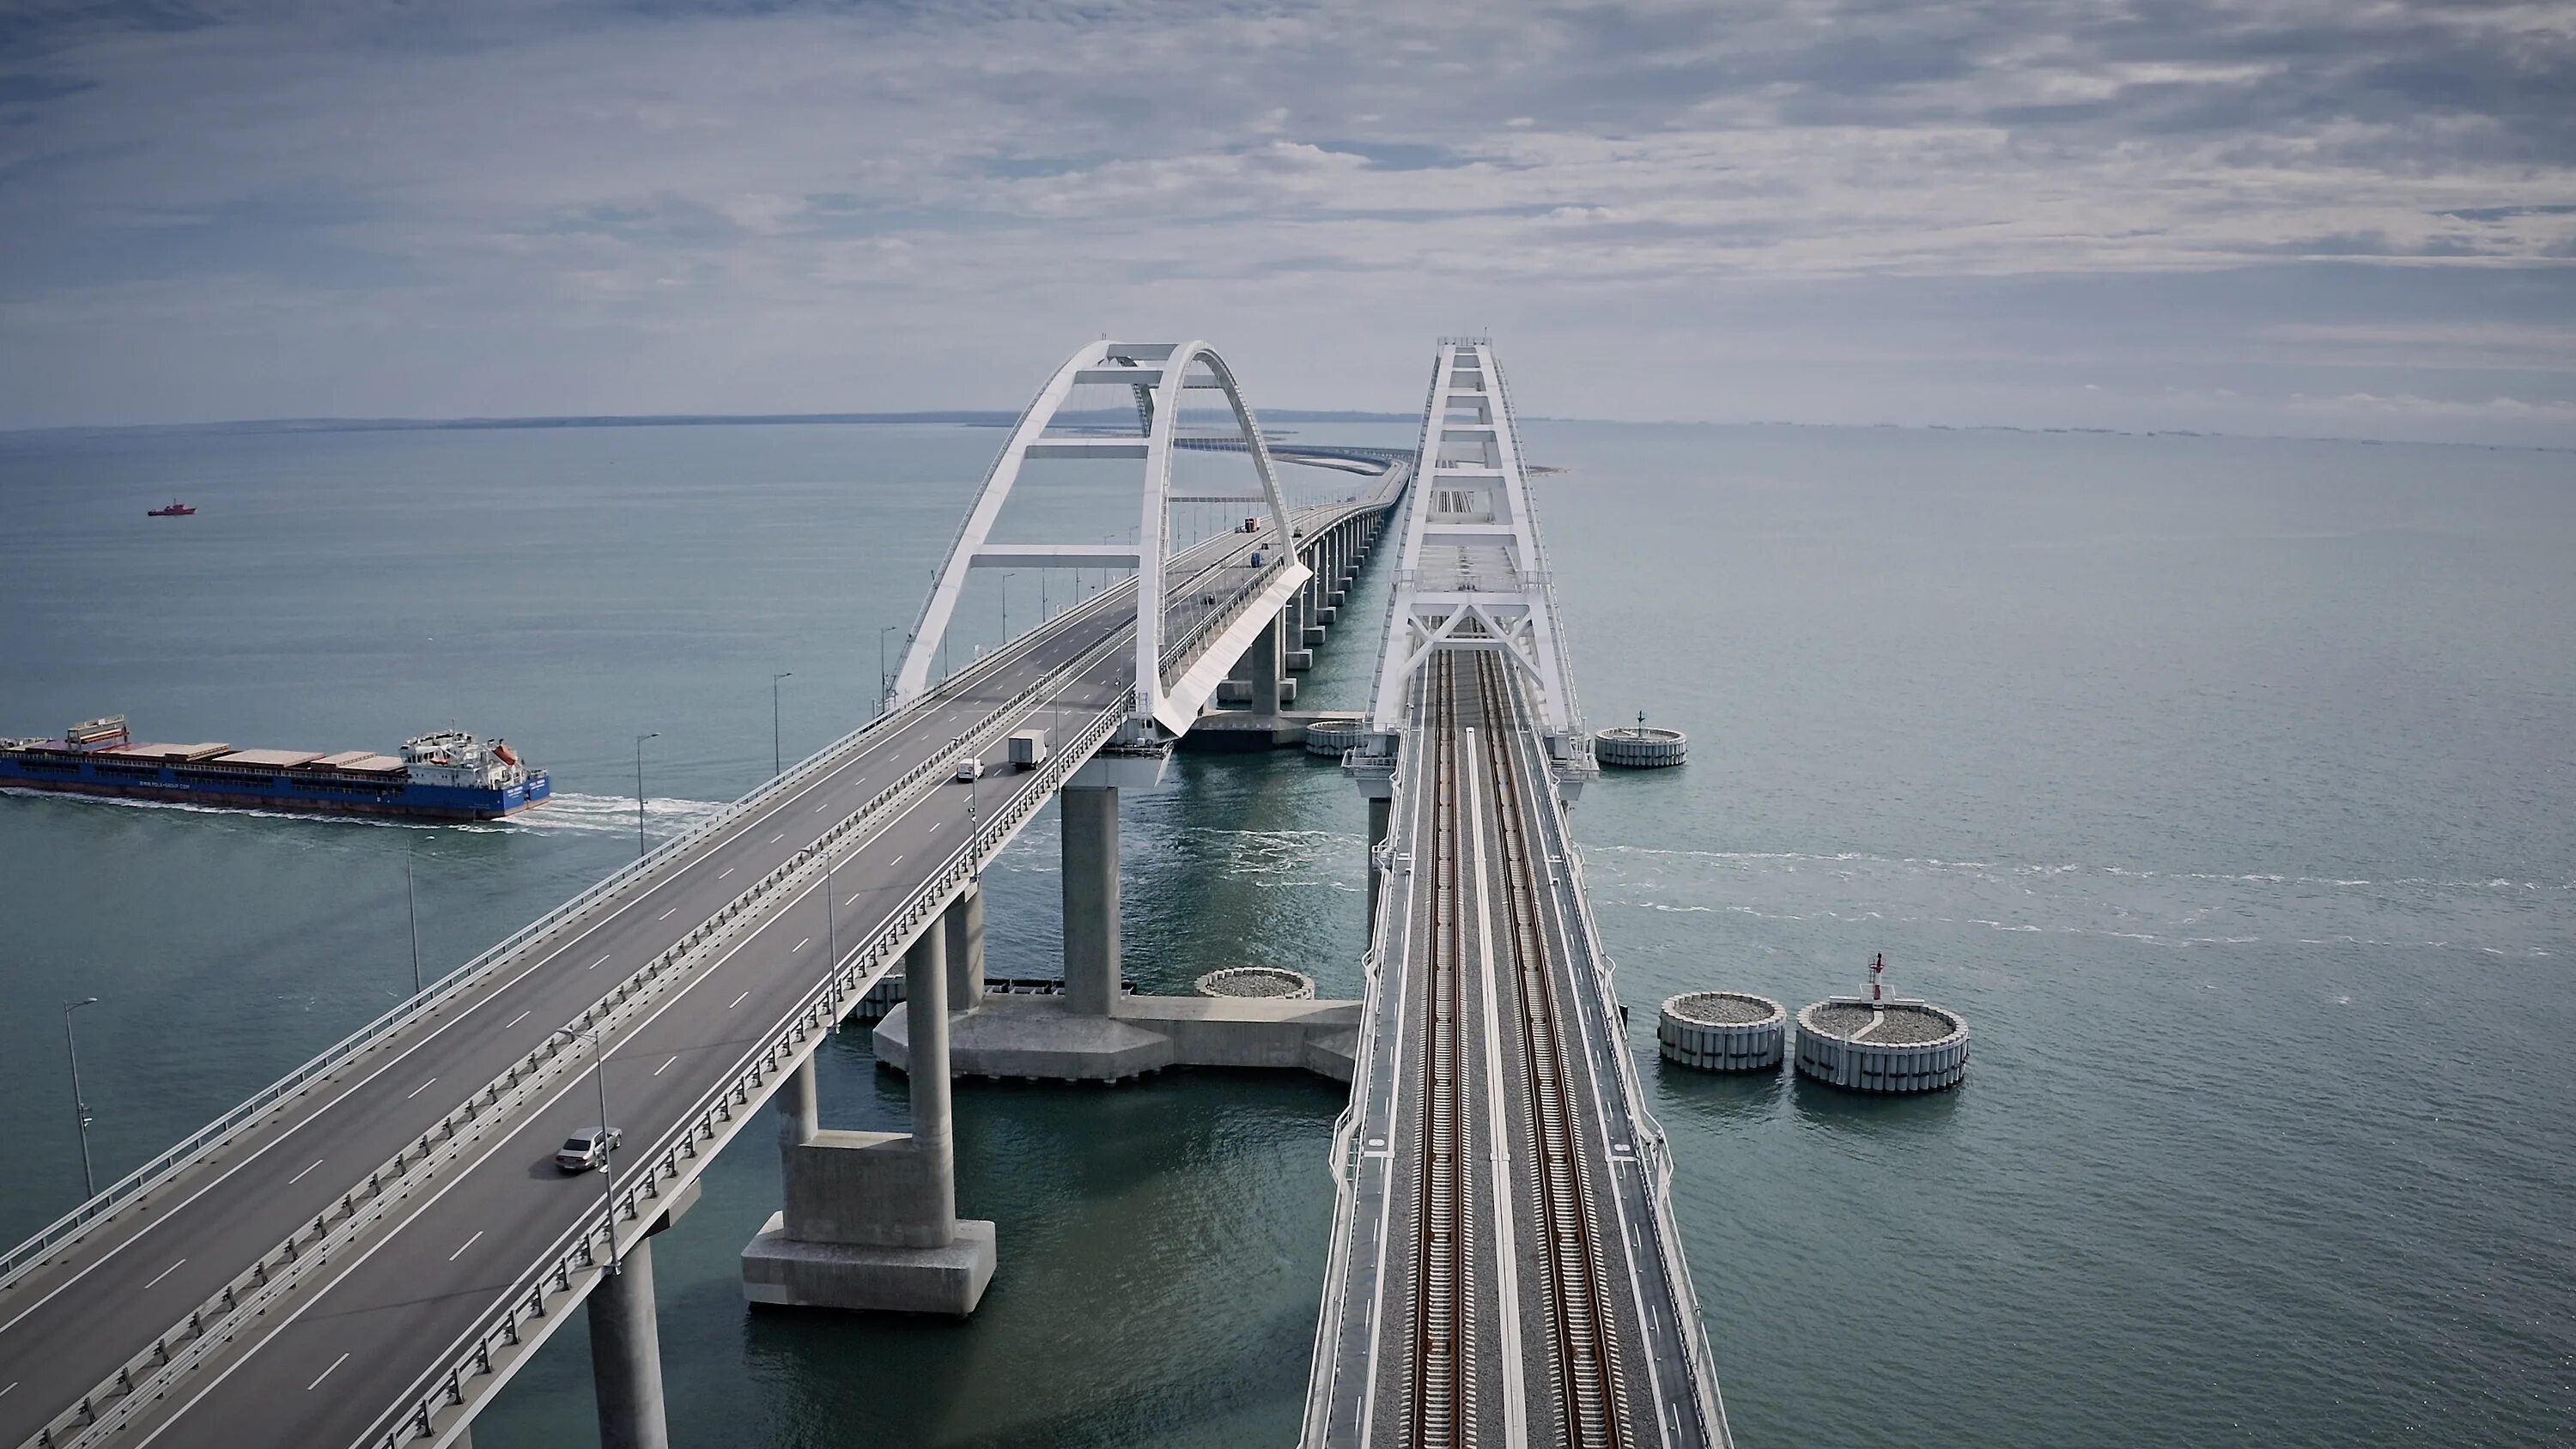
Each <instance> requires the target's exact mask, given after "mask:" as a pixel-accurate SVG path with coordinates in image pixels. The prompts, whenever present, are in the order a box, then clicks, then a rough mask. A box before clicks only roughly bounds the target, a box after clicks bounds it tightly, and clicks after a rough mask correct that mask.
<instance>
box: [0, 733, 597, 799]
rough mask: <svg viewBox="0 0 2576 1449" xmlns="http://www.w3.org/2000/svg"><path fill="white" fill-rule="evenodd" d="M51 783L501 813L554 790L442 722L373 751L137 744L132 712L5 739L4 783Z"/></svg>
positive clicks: (137, 795) (497, 745)
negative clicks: (55, 732)
mask: <svg viewBox="0 0 2576 1449" xmlns="http://www.w3.org/2000/svg"><path fill="white" fill-rule="evenodd" d="M8 788H16V789H27V790H56V791H61V792H63V793H66V794H72V795H110V796H123V797H126V798H129V799H141V800H164V801H173V802H178V803H182V804H189V805H211V806H219V807H222V808H226V809H234V810H297V811H308V810H309V811H324V812H328V813H331V814H343V815H409V816H420V817H425V818H428V819H432V820H498V819H500V818H501V817H502V816H505V815H510V814H515V813H516V812H518V811H521V810H525V809H527V808H528V807H529V806H531V805H534V804H537V803H539V802H540V801H542V800H544V799H545V798H546V797H547V796H548V795H549V794H551V793H553V792H552V790H551V788H550V787H549V786H548V785H547V783H546V772H545V771H543V770H531V769H529V768H528V767H527V765H526V763H525V762H524V761H522V760H521V759H520V758H519V756H518V753H517V752H516V751H514V750H512V749H511V748H510V747H509V746H508V745H506V744H504V743H502V742H501V741H499V740H497V739H496V740H479V739H476V738H475V737H474V736H472V735H470V734H467V733H465V732H464V731H462V730H443V731H440V732H439V733H437V734H427V735H422V736H421V737H420V738H418V739H415V740H406V741H404V743H403V747H402V754H401V755H400V756H394V755H379V754H376V753H374V752H372V751H368V750H342V751H340V752H339V753H337V754H324V753H322V752H321V751H319V750H237V749H234V748H233V747H232V746H230V745H224V744H195V745H156V744H139V743H137V742H136V741H135V739H134V736H133V733H132V732H131V731H129V730H128V729H127V728H126V726H125V716H123V715H111V716H109V717H107V718H105V719H94V720H89V721H86V722H84V723H81V724H76V725H74V726H72V727H71V728H70V729H68V730H66V731H64V732H63V737H62V738H61V739H52V740H10V739H0V789H8Z"/></svg>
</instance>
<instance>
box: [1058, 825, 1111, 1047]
mask: <svg viewBox="0 0 2576 1449" xmlns="http://www.w3.org/2000/svg"><path fill="white" fill-rule="evenodd" d="M1056 799H1057V802H1058V805H1057V808H1058V809H1059V810H1060V811H1062V813H1063V817H1064V819H1063V824H1064V829H1063V846H1062V850H1063V876H1064V996H1065V1009H1066V1010H1068V1011H1070V1012H1072V1013H1074V1014H1075V1015H1077V1016H1107V1015H1109V1014H1110V1012H1111V1009H1112V1008H1113V1007H1114V1006H1115V1005H1116V1003H1117V1001H1118V957H1119V941H1118V787H1117V786H1115V785H1105V786H1096V787H1090V788H1085V789H1073V788H1070V787H1068V788H1066V789H1064V790H1062V791H1059V792H1058V793H1057V796H1056Z"/></svg>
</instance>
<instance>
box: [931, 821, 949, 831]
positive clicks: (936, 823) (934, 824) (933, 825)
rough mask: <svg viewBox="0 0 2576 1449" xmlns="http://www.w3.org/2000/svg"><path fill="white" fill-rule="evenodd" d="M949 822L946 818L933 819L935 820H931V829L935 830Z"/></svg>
mask: <svg viewBox="0 0 2576 1449" xmlns="http://www.w3.org/2000/svg"><path fill="white" fill-rule="evenodd" d="M947 823H948V822H947V821H945V820H933V821H931V822H930V828H931V829H933V830H937V829H938V828H939V827H940V826H942V825H945V824H947Z"/></svg>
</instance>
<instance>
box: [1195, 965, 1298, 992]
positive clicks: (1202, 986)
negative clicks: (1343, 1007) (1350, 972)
mask: <svg viewBox="0 0 2576 1449" xmlns="http://www.w3.org/2000/svg"><path fill="white" fill-rule="evenodd" d="M1198 988H1199V995H1201V996H1262V997H1268V998H1270V999H1272V1000H1274V1001H1312V1000H1314V999H1315V978H1314V977H1312V976H1309V975H1307V974H1306V973H1305V972H1303V971H1291V970H1289V969H1288V968H1286V967H1285V966H1228V967H1226V968H1225V969H1224V970H1222V971H1211V972H1209V973H1208V974H1206V975H1205V976H1202V977H1200V978H1199V980H1198Z"/></svg>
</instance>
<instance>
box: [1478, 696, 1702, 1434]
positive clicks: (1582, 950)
mask: <svg viewBox="0 0 2576 1449" xmlns="http://www.w3.org/2000/svg"><path fill="white" fill-rule="evenodd" d="M1515 734H1516V736H1517V739H1516V747H1517V748H1519V749H1520V750H1521V751H1522V754H1523V768H1524V769H1526V770H1529V771H1531V772H1532V773H1531V776H1530V778H1532V779H1534V780H1536V779H1545V778H1547V773H1548V771H1549V770H1550V768H1551V762H1550V761H1549V759H1548V758H1547V754H1546V751H1544V750H1543V749H1541V748H1540V747H1539V744H1538V741H1537V739H1536V738H1535V737H1534V736H1533V735H1532V734H1531V733H1530V731H1529V730H1528V729H1527V728H1522V729H1520V730H1517V731H1515ZM1556 798H1557V797H1556V794H1555V791H1554V790H1553V789H1550V790H1549V792H1548V799H1549V802H1550V803H1549V806H1548V808H1546V809H1542V810H1540V811H1538V812H1536V813H1537V815H1538V817H1539V822H1540V825H1539V828H1540V830H1541V832H1542V834H1543V837H1544V848H1545V849H1547V850H1548V851H1549V852H1551V853H1552V854H1554V855H1555V856H1556V857H1557V858H1558V860H1559V861H1560V862H1561V874H1562V875H1563V877H1564V881H1565V885H1564V891H1565V895H1566V896H1567V897H1570V898H1571V900H1572V902H1573V916H1574V920H1573V923H1572V928H1571V929H1570V930H1569V932H1568V935H1569V936H1570V937H1571V938H1572V939H1571V940H1570V941H1569V943H1568V944H1569V945H1570V946H1571V947H1572V948H1573V949H1574V950H1575V951H1576V952H1577V953H1579V954H1580V955H1581V956H1582V958H1583V959H1582V965H1583V966H1584V968H1585V969H1587V970H1588V971H1589V972H1590V973H1591V974H1592V976H1593V978H1594V979H1595V980H1596V981H1598V982H1599V983H1600V988H1601V999H1602V1000H1604V1001H1605V1002H1610V1003H1616V1002H1617V1001H1618V1000H1619V984H1618V971H1617V968H1616V966H1615V965H1614V964H1613V963H1612V962H1611V960H1610V957H1609V955H1608V953H1606V952H1604V951H1603V950H1602V949H1601V923H1600V921H1599V920H1598V919H1597V918H1596V917H1595V916H1594V915H1593V913H1592V890H1591V887H1590V886H1589V885H1588V884H1587V883H1586V882H1585V880H1584V878H1583V851H1582V847H1580V846H1578V845H1577V844H1575V842H1574V838H1573V834H1572V832H1571V831H1569V830H1568V829H1567V828H1566V823H1565V815H1564V812H1563V810H1562V809H1561V808H1560V807H1559V806H1557V805H1556V804H1555V803H1554V802H1555V800H1556ZM1604 1021H1605V1024H1607V1025H1609V1026H1610V1027H1611V1029H1613V1030H1616V1031H1620V1032H1621V1033H1622V1036H1621V1039H1620V1041H1619V1042H1618V1044H1617V1048H1618V1049H1617V1050H1616V1051H1615V1052H1613V1053H1612V1057H1613V1059H1614V1062H1615V1070H1616V1072H1617V1075H1618V1079H1619V1094H1620V1104H1621V1108H1622V1110H1624V1111H1625V1112H1626V1114H1627V1116H1628V1120H1629V1122H1630V1123H1631V1124H1632V1126H1633V1127H1634V1129H1635V1131H1634V1133H1633V1140H1636V1141H1638V1142H1640V1143H1641V1144H1642V1145H1643V1150H1642V1151H1641V1152H1640V1154H1639V1155H1640V1156H1642V1157H1644V1158H1646V1159H1647V1161H1649V1162H1650V1163H1652V1164H1653V1169H1654V1176H1653V1185H1654V1191H1653V1192H1652V1193H1651V1194H1649V1196H1650V1198H1651V1201H1652V1207H1653V1210H1654V1217H1655V1235H1654V1236H1655V1243H1654V1249H1655V1260H1656V1265H1657V1267H1658V1268H1659V1269H1660V1270H1661V1272H1662V1275H1663V1280H1664V1285H1665V1289H1666V1291H1667V1292H1668V1293H1669V1294H1670V1296H1671V1307H1672V1310H1673V1314H1674V1321H1675V1323H1676V1324H1677V1325H1678V1328H1679V1332H1680V1333H1681V1336H1682V1340H1683V1343H1684V1344H1685V1346H1686V1348H1687V1351H1688V1353H1689V1356H1690V1360H1691V1367H1692V1371H1693V1372H1694V1373H1695V1374H1696V1375H1697V1377H1698V1380H1699V1381H1698V1383H1697V1384H1696V1385H1694V1388H1695V1389H1696V1390H1697V1394H1696V1397H1697V1399H1698V1401H1699V1405H1700V1413H1701V1415H1702V1417H1704V1418H1706V1419H1707V1420H1708V1422H1709V1425H1710V1428H1711V1431H1712V1432H1713V1433H1714V1434H1715V1436H1716V1438H1715V1449H1727V1446H1730V1445H1732V1444H1733V1443H1734V1442H1735V1441H1734V1438H1733V1435H1732V1432H1731V1431H1730V1430H1729V1429H1728V1427H1727V1422H1726V1399H1725V1395H1723V1394H1722V1393H1721V1392H1719V1389H1718V1382H1717V1360H1716V1358H1715V1356H1714V1355H1713V1354H1712V1353H1711V1352H1710V1349H1709V1344H1708V1329H1707V1326H1706V1320H1704V1319H1703V1318H1701V1316H1700V1308H1699V1286H1698V1284H1697V1283H1696V1282H1694V1281H1693V1280H1692V1278H1691V1275H1690V1267H1689V1265H1688V1264H1687V1263H1685V1262H1684V1261H1683V1260H1682V1251H1681V1225H1680V1223H1679V1222H1678V1221H1676V1220H1675V1218H1674V1217H1673V1194H1672V1183H1673V1154H1672V1145H1671V1143H1669V1142H1668V1141H1666V1140H1665V1137H1664V1129H1663V1125H1662V1124H1661V1123H1659V1122H1657V1121H1656V1120H1655V1115H1654V1113H1653V1112H1651V1111H1649V1110H1648V1109H1647V1107H1646V1101H1645V1094H1644V1092H1643V1091H1642V1090H1641V1089H1640V1088H1639V1086H1638V1083H1637V1072H1636V1065H1635V1061H1634V1058H1633V1057H1632V1056H1631V1055H1630V1054H1629V1051H1628V1044H1627V1041H1626V1039H1625V1022H1624V1020H1623V1019H1622V1018H1620V1017H1619V1016H1618V1015H1617V1014H1616V1013H1615V1012H1614V1013H1609V1014H1606V1015H1605V1017H1604Z"/></svg>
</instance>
